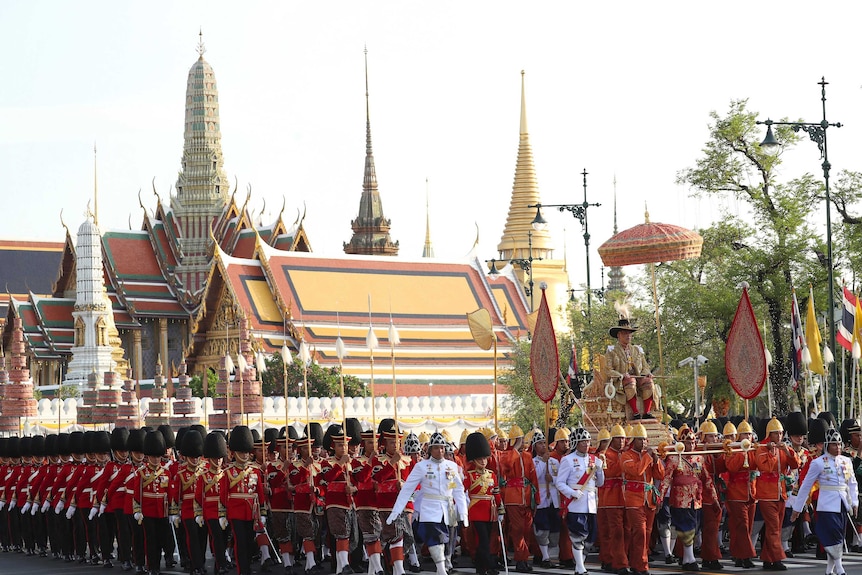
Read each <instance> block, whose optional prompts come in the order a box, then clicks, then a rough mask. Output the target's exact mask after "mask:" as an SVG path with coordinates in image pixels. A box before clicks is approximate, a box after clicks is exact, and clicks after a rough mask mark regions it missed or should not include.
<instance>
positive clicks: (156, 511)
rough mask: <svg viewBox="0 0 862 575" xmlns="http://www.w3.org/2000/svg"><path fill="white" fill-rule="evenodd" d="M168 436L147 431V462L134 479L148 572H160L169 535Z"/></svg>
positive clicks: (136, 512)
mask: <svg viewBox="0 0 862 575" xmlns="http://www.w3.org/2000/svg"><path fill="white" fill-rule="evenodd" d="M166 450H167V448H166V447H165V437H164V436H163V435H162V434H161V433H159V432H158V431H149V432H147V435H146V437H144V455H145V456H146V464H145V465H142V466H141V467H140V468H138V470H137V471H136V472H135V477H134V478H133V479H132V509H133V511H134V518H135V521H137V522H138V524H139V525H143V528H144V547H145V550H146V557H147V571H149V573H150V575H158V574H159V573H160V570H159V569H160V566H161V556H162V549H163V548H164V547H165V539H167V538H168V537H170V536H171V535H170V531H169V530H170V528H171V527H170V524H169V523H168V490H169V488H170V477H169V476H168V473H167V472H166V471H165V468H164V467H163V466H162V457H164V455H165V451H166Z"/></svg>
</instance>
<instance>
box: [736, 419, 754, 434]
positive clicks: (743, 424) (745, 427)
mask: <svg viewBox="0 0 862 575" xmlns="http://www.w3.org/2000/svg"><path fill="white" fill-rule="evenodd" d="M736 433H737V434H740V433H754V431H752V429H751V424H750V423H748V420H747V419H743V420H742V421H740V422H739V427H737V428H736Z"/></svg>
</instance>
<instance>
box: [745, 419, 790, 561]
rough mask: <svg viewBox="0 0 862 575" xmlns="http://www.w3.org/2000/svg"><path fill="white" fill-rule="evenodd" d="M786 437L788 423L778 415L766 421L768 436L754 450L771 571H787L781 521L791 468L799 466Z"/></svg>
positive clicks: (763, 541)
mask: <svg viewBox="0 0 862 575" xmlns="http://www.w3.org/2000/svg"><path fill="white" fill-rule="evenodd" d="M783 439H784V426H783V425H781V422H780V421H778V420H777V419H776V418H774V417H773V418H772V419H771V420H770V421H769V423H768V424H767V425H766V438H765V439H764V440H763V442H762V443H761V444H760V445H759V446H758V447H757V451H755V453H754V458H755V461H756V462H757V470H758V471H759V472H760V476H759V477H758V478H757V499H758V500H759V506H760V514H761V515H762V516H763V522H764V525H765V529H764V530H763V537H762V539H761V549H760V558H761V560H762V561H763V568H764V569H765V570H767V571H785V570H786V569H787V566H786V565H784V563H782V561H783V560H784V558H785V555H784V549H783V546H782V544H781V524H782V523H783V521H784V507H785V503H784V502H785V500H786V499H787V482H786V478H787V477H788V476H789V473H790V472H791V470H794V469H799V458H798V457H797V456H796V452H795V451H793V450H792V449H790V448H789V447H788V446H787V444H786V443H784V441H783Z"/></svg>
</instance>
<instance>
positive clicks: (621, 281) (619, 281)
mask: <svg viewBox="0 0 862 575" xmlns="http://www.w3.org/2000/svg"><path fill="white" fill-rule="evenodd" d="M616 234H617V175H616V174H614V235H616ZM608 278H609V279H608V291H626V280H625V274H624V273H623V268H621V267H619V266H613V267H611V269H610V270H608Z"/></svg>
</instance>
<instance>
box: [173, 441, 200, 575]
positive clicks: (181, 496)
mask: <svg viewBox="0 0 862 575" xmlns="http://www.w3.org/2000/svg"><path fill="white" fill-rule="evenodd" d="M179 447H180V455H182V462H181V463H180V464H179V465H178V466H177V473H176V474H175V475H174V476H173V477H172V478H171V488H170V489H171V493H170V500H171V505H170V513H171V516H170V520H171V523H172V524H173V528H174V529H176V528H177V526H178V525H180V524H182V525H184V526H185V534H186V544H187V550H188V554H189V570H190V572H191V575H203V571H204V560H205V556H206V545H207V532H206V528H205V527H204V526H203V525H199V524H198V523H197V522H196V521H195V516H196V513H195V490H196V489H197V483H198V478H199V477H200V476H201V474H202V473H203V472H204V465H203V462H202V460H201V457H202V456H203V453H204V438H203V437H202V436H201V434H200V432H199V431H198V430H197V429H188V430H186V431H185V433H183V435H182V438H181V439H180V445H179Z"/></svg>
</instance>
